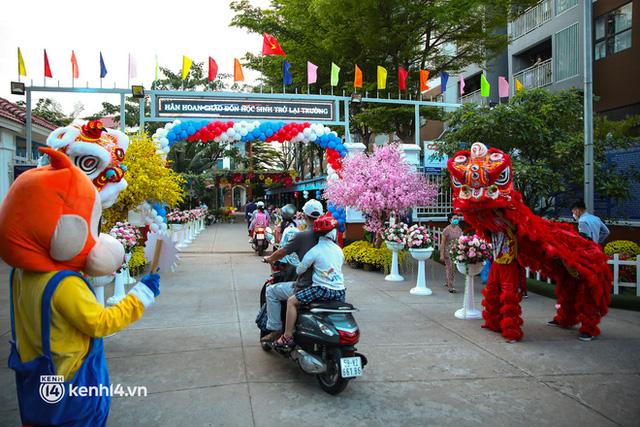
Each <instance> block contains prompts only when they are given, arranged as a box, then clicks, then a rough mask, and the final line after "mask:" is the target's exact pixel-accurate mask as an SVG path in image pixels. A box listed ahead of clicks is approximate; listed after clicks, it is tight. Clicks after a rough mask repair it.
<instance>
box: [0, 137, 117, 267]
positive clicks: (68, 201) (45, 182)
mask: <svg viewBox="0 0 640 427" xmlns="http://www.w3.org/2000/svg"><path fill="white" fill-rule="evenodd" d="M40 150H41V151H42V152H43V153H46V154H47V155H48V156H49V163H50V164H49V165H47V166H44V167H40V168H35V169H31V170H29V171H27V172H24V173H23V174H21V175H20V176H19V177H18V178H17V179H16V181H15V182H14V183H13V185H12V186H11V188H10V189H9V192H8V193H7V196H6V198H5V199H4V201H3V203H2V205H1V206H0V236H1V237H0V258H2V259H3V260H4V261H5V262H6V263H7V264H9V265H11V266H13V267H16V268H21V269H25V270H30V271H38V272H48V271H57V270H74V271H83V272H85V273H87V274H89V275H93V276H102V275H106V274H111V273H113V272H114V271H116V270H117V269H118V268H120V266H121V265H122V261H123V258H124V249H123V247H122V245H121V244H120V243H119V242H118V241H117V240H116V239H115V238H113V237H112V236H110V235H108V234H101V233H100V218H101V216H102V206H101V200H100V195H99V194H98V191H97V190H96V187H95V186H94V183H92V182H91V180H90V179H89V178H88V177H87V175H86V174H85V173H83V171H81V170H80V169H79V168H76V167H74V165H73V163H72V160H71V158H70V157H67V156H66V155H65V154H64V153H62V152H59V151H56V150H54V149H52V148H41V149H40ZM94 181H95V180H94Z"/></svg>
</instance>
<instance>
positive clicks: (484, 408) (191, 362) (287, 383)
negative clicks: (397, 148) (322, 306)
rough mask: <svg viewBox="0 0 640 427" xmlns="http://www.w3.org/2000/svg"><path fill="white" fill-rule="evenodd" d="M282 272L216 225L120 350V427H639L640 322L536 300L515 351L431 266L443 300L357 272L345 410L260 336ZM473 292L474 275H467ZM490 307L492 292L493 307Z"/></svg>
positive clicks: (114, 344)
mask: <svg viewBox="0 0 640 427" xmlns="http://www.w3.org/2000/svg"><path fill="white" fill-rule="evenodd" d="M7 271H8V270H7V268H6V266H3V267H2V271H1V273H2V277H4V278H5V279H3V281H2V284H3V286H2V289H1V291H0V335H1V336H0V342H1V345H0V356H1V357H2V358H4V357H6V355H8V351H9V346H8V344H7V341H8V340H9V337H10V332H9V321H8V313H9V311H8V286H7V280H6V278H7V277H8V274H7ZM267 274H268V269H267V267H266V266H265V265H263V264H261V263H259V259H258V257H257V256H256V255H254V254H253V253H252V252H251V251H249V246H248V244H247V238H246V237H245V234H244V228H243V226H242V225H240V224H236V225H234V224H221V225H215V226H212V227H209V229H208V230H207V231H206V232H204V233H203V234H201V235H200V237H198V239H197V240H196V241H195V242H194V243H193V244H192V245H191V246H190V247H188V248H187V249H186V251H185V252H184V253H183V254H182V261H181V263H180V266H179V268H178V269H177V271H176V272H175V273H171V274H163V276H162V286H161V289H162V295H161V297H160V299H159V301H158V303H157V304H156V305H155V306H153V307H152V308H150V309H149V311H148V312H147V314H146V315H145V316H144V317H143V318H142V319H141V320H140V321H139V322H137V323H136V324H134V325H132V326H131V327H130V328H129V329H127V330H125V331H122V332H120V333H118V334H117V335H115V336H113V337H110V338H108V339H106V350H107V356H108V362H109V366H110V370H111V380H112V382H113V383H115V384H117V383H120V384H122V385H124V386H134V385H139V386H146V387H147V390H148V395H147V397H135V398H122V397H120V398H115V399H114V400H113V404H112V407H111V415H110V418H109V425H111V426H134V425H135V426H178V425H189V426H201V425H202V426H205V425H210V426H305V427H307V426H325V425H335V426H347V425H348V426H383V425H386V426H396V425H402V426H404V425H406V426H423V425H455V426H467V425H495V426H515V425H523V426H524V425H527V426H531V425H544V426H607V425H628V426H632V425H636V426H637V425H638V422H639V421H638V420H639V419H640V394H639V393H640V314H638V313H636V312H627V311H622V310H612V311H611V313H610V314H609V315H608V316H607V317H606V318H605V319H604V321H603V323H602V330H603V335H602V336H601V337H600V338H599V339H597V340H595V341H593V342H591V343H583V342H580V341H578V340H577V331H575V330H574V331H566V330H561V329H556V328H550V327H548V326H546V325H545V323H546V321H547V320H549V319H551V317H552V315H553V311H554V304H555V302H554V301H552V300H550V299H547V298H544V297H541V296H538V295H535V294H532V295H531V296H530V298H529V299H528V300H526V301H524V302H523V310H524V319H525V325H524V331H525V339H524V341H522V342H521V343H517V344H507V343H505V342H504V341H503V340H502V338H501V337H500V336H498V335H497V334H494V333H491V332H488V331H486V330H483V329H481V328H480V323H481V322H480V321H461V320H457V319H456V318H455V317H454V316H453V312H454V311H455V310H456V309H458V308H459V307H461V303H462V293H459V294H455V295H454V294H449V293H447V292H446V291H444V290H443V289H442V287H441V283H442V274H443V271H442V268H441V267H440V266H439V265H438V264H429V266H428V280H429V281H430V284H429V285H430V286H431V287H432V288H433V290H434V294H433V295H432V296H429V297H419V296H412V295H409V292H408V290H409V289H410V288H411V287H413V283H412V281H413V280H414V277H415V273H414V272H411V271H410V272H408V274H407V277H408V280H407V281H405V282H400V283H388V282H385V281H384V280H383V275H382V274H380V273H369V272H364V271H360V270H352V269H350V268H348V267H345V277H346V280H347V282H348V283H347V286H348V291H347V295H348V299H349V301H350V302H352V303H353V304H354V305H356V306H357V307H358V308H360V312H359V313H357V315H356V318H357V320H358V323H359V324H360V327H361V331H362V338H361V341H360V344H359V345H358V347H359V350H360V351H361V352H363V353H364V354H366V355H367V357H368V358H369V361H370V364H369V365H368V366H367V368H366V369H365V374H364V376H363V377H362V378H361V379H358V380H356V381H353V382H351V384H350V385H349V386H348V387H347V389H346V390H345V392H343V393H342V394H341V395H339V396H329V395H327V394H325V393H324V392H322V390H321V389H320V388H319V387H318V385H317V384H316V381H315V378H313V377H310V376H307V375H305V374H303V373H301V372H300V371H299V370H298V369H297V368H296V367H295V365H294V364H293V363H290V362H288V361H286V360H285V359H283V358H282V357H281V356H279V355H276V354H272V353H265V352H263V351H262V350H261V349H260V347H259V346H258V330H257V329H256V328H255V325H254V323H253V320H254V317H255V313H256V310H257V305H258V303H257V300H258V291H259V289H260V286H261V283H262V282H263V281H264V278H265V277H266V276H267ZM458 281H459V283H458V284H457V287H458V289H460V290H462V286H463V284H462V277H461V276H459V277H458ZM479 300H480V295H479V293H478V301H479ZM2 365H3V367H2V368H0V425H18V423H19V417H18V413H17V403H16V398H15V393H14V380H13V373H12V372H11V371H10V370H8V369H7V368H5V367H4V366H6V365H5V364H4V363H3V364H2Z"/></svg>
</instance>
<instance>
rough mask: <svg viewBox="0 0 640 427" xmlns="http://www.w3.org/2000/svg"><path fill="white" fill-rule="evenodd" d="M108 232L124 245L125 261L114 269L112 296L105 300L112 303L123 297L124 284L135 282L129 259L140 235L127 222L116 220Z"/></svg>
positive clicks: (109, 303)
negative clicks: (130, 271) (131, 274)
mask: <svg viewBox="0 0 640 427" xmlns="http://www.w3.org/2000/svg"><path fill="white" fill-rule="evenodd" d="M109 234H110V235H111V236H113V237H115V238H116V239H117V240H118V241H119V242H120V243H121V244H122V246H124V252H125V261H124V263H123V264H122V267H121V268H120V269H119V270H118V271H116V277H115V287H114V290H113V296H112V297H111V298H109V299H108V300H107V304H108V305H113V304H117V303H118V302H119V301H120V300H121V299H122V298H124V297H125V289H124V286H125V285H127V284H132V283H135V280H134V279H132V278H131V276H130V274H129V260H130V259H131V253H132V252H133V248H134V247H135V246H136V245H137V244H138V241H139V240H140V239H141V238H142V235H141V233H140V230H139V229H138V228H137V227H135V226H133V225H131V224H129V223H128V222H116V224H115V225H114V226H113V227H112V228H111V230H109Z"/></svg>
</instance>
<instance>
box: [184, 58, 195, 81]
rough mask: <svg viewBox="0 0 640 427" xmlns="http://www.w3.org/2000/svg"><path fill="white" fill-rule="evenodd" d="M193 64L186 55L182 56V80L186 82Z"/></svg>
mask: <svg viewBox="0 0 640 427" xmlns="http://www.w3.org/2000/svg"><path fill="white" fill-rule="evenodd" d="M191 64H193V61H192V60H191V58H189V57H188V56H186V55H182V80H186V79H187V76H188V75H189V70H191Z"/></svg>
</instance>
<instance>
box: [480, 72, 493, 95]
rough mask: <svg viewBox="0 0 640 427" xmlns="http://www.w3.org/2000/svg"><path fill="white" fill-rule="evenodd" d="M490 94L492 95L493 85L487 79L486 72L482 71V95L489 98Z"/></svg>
mask: <svg viewBox="0 0 640 427" xmlns="http://www.w3.org/2000/svg"><path fill="white" fill-rule="evenodd" d="M490 95H491V85H490V84H489V81H488V80H487V78H486V77H485V76H484V73H482V74H481V75H480V96H483V97H485V98H487V97H489V96H490Z"/></svg>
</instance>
